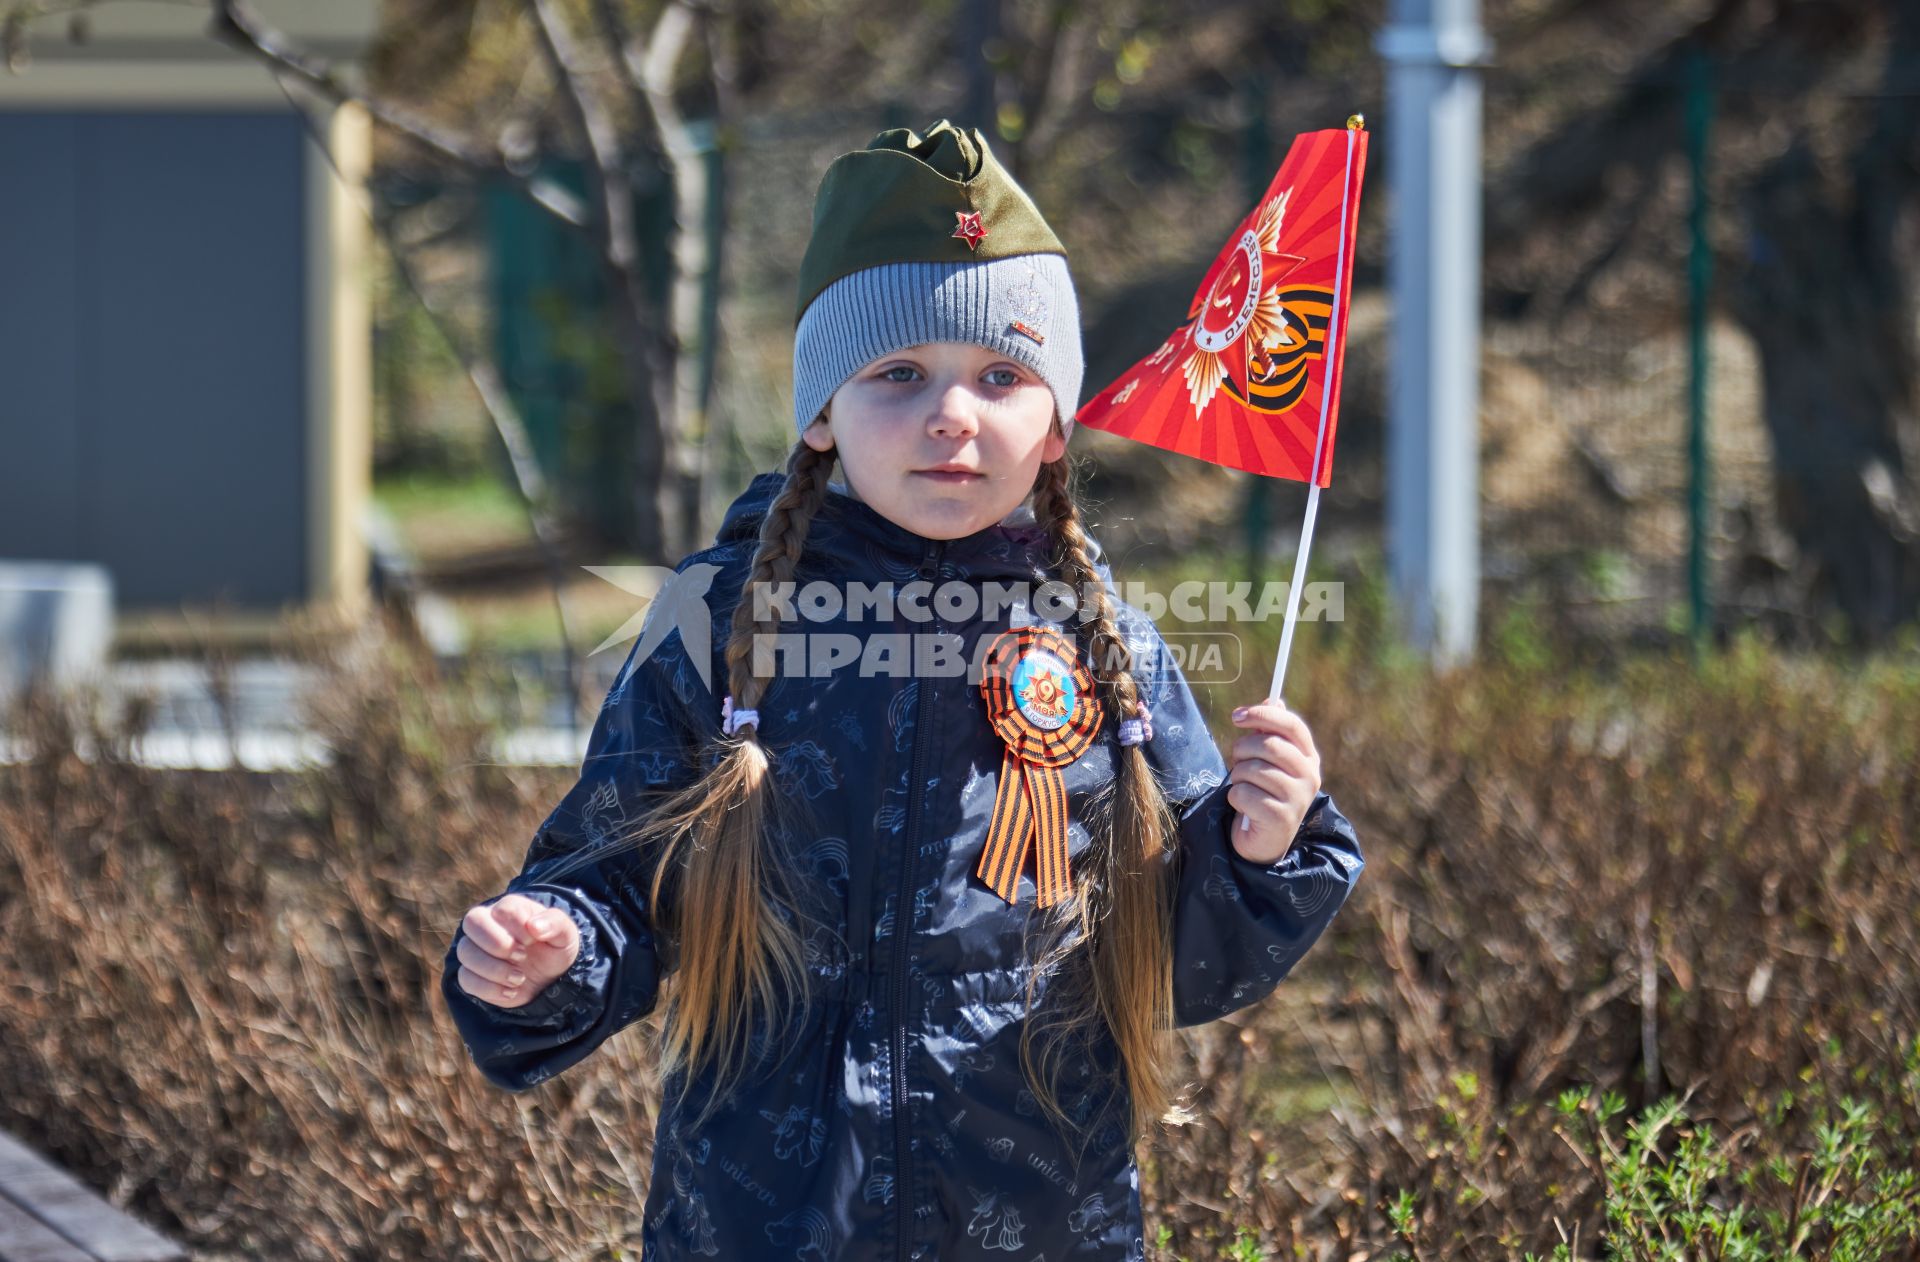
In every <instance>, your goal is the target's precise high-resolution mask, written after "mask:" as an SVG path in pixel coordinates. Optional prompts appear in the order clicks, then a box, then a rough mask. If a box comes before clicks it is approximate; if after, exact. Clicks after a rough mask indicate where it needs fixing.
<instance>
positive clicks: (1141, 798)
mask: <svg viewBox="0 0 1920 1262" xmlns="http://www.w3.org/2000/svg"><path fill="white" fill-rule="evenodd" d="M1055 424H1056V427H1057V426H1058V421H1057V419H1056V422H1055ZM834 461H835V453H834V452H833V451H832V450H831V449H829V450H827V451H825V452H820V451H815V450H814V449H813V448H812V447H809V446H808V445H807V444H806V443H804V442H796V443H795V444H794V446H793V449H792V451H791V452H790V453H789V454H788V457H787V464H786V477H787V480H786V485H785V486H784V487H783V488H781V491H780V493H779V495H777V496H776V497H775V498H774V500H773V503H772V505H771V506H770V507H769V508H768V510H767V514H766V517H765V519H764V520H763V521H762V522H761V525H760V539H759V546H758V547H757V548H756V549H755V551H754V555H753V563H752V565H751V567H750V569H749V571H748V574H747V577H746V583H747V586H746V587H745V588H743V590H742V594H741V599H740V600H739V602H738V604H737V605H736V606H735V607H734V613H733V624H732V631H731V635H730V638H729V640H728V642H727V652H726V662H727V680H728V687H729V690H730V691H731V693H732V695H733V703H734V706H735V707H736V708H741V709H754V708H756V707H757V706H758V705H759V702H760V699H761V698H762V696H764V694H765V691H766V688H767V679H766V677H763V676H760V675H756V674H754V673H753V669H752V667H753V662H752V655H753V644H754V637H755V635H756V634H767V635H772V634H776V633H777V632H778V631H779V626H778V613H777V612H775V611H772V610H770V611H769V617H768V619H767V623H768V625H765V626H762V625H760V624H759V623H758V622H756V620H755V618H754V604H755V602H754V601H753V600H751V599H749V598H748V593H749V592H751V591H752V590H754V588H753V586H752V585H753V584H755V583H776V584H778V583H786V582H790V581H791V580H792V579H793V574H794V569H795V566H796V565H797V564H798V562H799V560H800V557H801V554H802V552H803V550H804V548H805V544H806V538H807V531H808V528H809V526H810V525H811V524H812V521H813V518H814V516H815V514H816V513H818V512H819V510H820V508H821V506H822V504H823V503H824V502H825V500H826V495H827V482H828V480H829V477H830V476H831V473H832V471H833V467H834ZM1072 480H1073V469H1072V467H1071V464H1070V458H1069V457H1067V456H1062V457H1061V459H1059V460H1056V461H1051V462H1049V463H1046V464H1043V465H1042V466H1041V468H1040V473H1039V475H1038V476H1037V477H1036V479H1035V481H1034V487H1033V510H1034V517H1035V520H1036V521H1037V522H1038V523H1039V524H1041V525H1043V526H1044V527H1045V528H1046V530H1047V532H1048V535H1049V538H1050V540H1051V549H1050V551H1051V556H1050V563H1051V567H1052V569H1053V572H1054V573H1055V574H1056V575H1057V576H1058V577H1059V578H1060V579H1061V580H1063V581H1064V582H1066V583H1068V584H1069V585H1070V586H1071V587H1072V589H1073V590H1074V592H1075V593H1077V594H1079V596H1080V597H1081V598H1083V599H1084V600H1086V601H1088V602H1090V604H1089V606H1088V607H1085V608H1083V609H1082V611H1081V614H1080V628H1079V631H1078V634H1079V636H1080V637H1081V639H1082V640H1083V642H1084V643H1083V650H1084V652H1085V653H1086V656H1087V660H1088V663H1089V667H1090V669H1091V671H1092V673H1093V675H1094V678H1095V680H1096V686H1097V689H1098V693H1099V697H1100V701H1101V703H1102V706H1103V707H1104V709H1105V712H1106V716H1107V719H1108V721H1110V722H1117V721H1118V718H1119V717H1121V716H1128V715H1132V714H1133V713H1134V710H1135V706H1136V703H1137V702H1138V701H1139V699H1140V689H1139V686H1138V685H1137V684H1136V682H1135V680H1134V678H1133V675H1132V673H1131V671H1132V659H1131V656H1130V653H1129V651H1128V648H1127V644H1126V641H1125V639H1124V638H1122V637H1121V635H1120V634H1119V633H1118V630H1117V628H1116V626H1115V622H1114V617H1113V607H1112V603H1111V602H1110V600H1109V599H1108V596H1107V593H1106V589H1105V586H1104V584H1103V583H1102V582H1101V581H1100V579H1099V576H1098V573H1097V571H1095V569H1094V567H1093V564H1092V561H1091V559H1090V552H1089V549H1088V540H1087V535H1086V532H1085V530H1084V529H1083V528H1082V526H1081V523H1080V515H1079V511H1078V509H1077V507H1076V506H1075V503H1074V497H1073V493H1072V487H1071V483H1072ZM1113 749H1114V774H1113V779H1112V781H1111V782H1110V783H1109V784H1107V785H1105V786H1102V788H1101V789H1100V790H1098V791H1097V792H1096V793H1095V794H1094V795H1093V799H1092V803H1091V809H1090V811H1089V814H1090V818H1089V820H1088V821H1087V825H1088V829H1089V835H1090V838H1091V844H1090V846H1089V847H1088V850H1087V851H1086V852H1085V853H1086V855H1087V859H1085V860H1081V861H1079V862H1076V863H1075V865H1074V895H1073V896H1072V897H1070V898H1067V899H1065V900H1063V901H1062V902H1060V903H1057V904H1055V905H1054V907H1053V908H1051V909H1049V911H1048V913H1047V916H1046V918H1045V920H1044V921H1043V922H1042V924H1041V926H1040V927H1041V930H1042V932H1041V935H1040V936H1041V937H1042V938H1043V939H1044V940H1045V945H1044V946H1043V947H1042V948H1041V950H1040V951H1039V954H1038V957H1037V958H1036V959H1035V961H1034V963H1033V967H1032V968H1031V970H1030V971H1029V973H1028V977H1027V989H1026V1003H1027V1018H1028V1019H1027V1020H1026V1021H1025V1022H1024V1024H1023V1028H1022V1033H1021V1039H1020V1059H1021V1064H1022V1067H1023V1069H1024V1071H1025V1073H1026V1075H1027V1079H1028V1082H1029V1085H1030V1087H1031V1089H1032V1091H1033V1094H1034V1098H1035V1099H1036V1100H1037V1101H1038V1102H1039V1104H1040V1105H1041V1107H1042V1108H1043V1109H1044V1110H1045V1111H1046V1113H1047V1115H1048V1116H1049V1117H1050V1118H1051V1119H1052V1121H1053V1123H1054V1125H1055V1126H1056V1127H1057V1128H1058V1129H1059V1130H1060V1131H1061V1132H1063V1133H1064V1132H1068V1131H1074V1130H1079V1131H1081V1132H1082V1137H1081V1138H1082V1142H1081V1143H1080V1144H1079V1145H1077V1146H1078V1147H1080V1148H1082V1149H1084V1141H1085V1133H1086V1132H1089V1131H1091V1129H1092V1127H1091V1124H1090V1122H1089V1120H1087V1119H1080V1120H1076V1119H1074V1118H1071V1117H1069V1116H1068V1114H1067V1112H1066V1110H1064V1109H1063V1108H1062V1107H1061V1105H1060V1101H1059V1092H1058V1088H1057V1086H1056V1084H1057V1082H1058V1081H1059V1074H1060V1072H1061V1070H1062V1069H1063V1067H1065V1066H1066V1065H1068V1064H1070V1063H1074V1062H1075V1061H1076V1060H1079V1058H1080V1057H1082V1056H1084V1055H1085V1053H1086V1052H1087V1050H1088V1049H1089V1047H1090V1046H1092V1045H1094V1043H1095V1041H1096V1040H1097V1039H1098V1037H1099V1034H1100V1031H1101V1029H1102V1027H1104V1028H1105V1029H1106V1030H1108V1031H1110V1032H1111V1034H1112V1038H1113V1041H1114V1044H1115V1045H1116V1046H1117V1047H1118V1049H1119V1054H1120V1061H1121V1063H1120V1066H1119V1067H1118V1068H1119V1070H1120V1071H1121V1072H1124V1075H1125V1080H1126V1081H1125V1086H1126V1092H1125V1093H1124V1094H1125V1095H1126V1096H1130V1097H1131V1101H1130V1107H1129V1108H1128V1112H1127V1118H1126V1136H1127V1141H1128V1142H1129V1144H1134V1143H1137V1141H1138V1139H1139V1138H1140V1136H1141V1133H1142V1130H1143V1126H1142V1123H1143V1121H1144V1119H1148V1118H1160V1117H1161V1116H1162V1115H1164V1114H1166V1113H1167V1112H1168V1109H1169V1107H1170V1106H1171V1103H1172V1091H1171V1087H1170V1084H1169V1074H1170V1069H1171V1061H1172V1049H1171V1038H1170V1033H1169V1032H1170V1030H1171V1028H1172V1020H1173V972H1172V956H1173V950H1172V933H1171V901H1170V900H1171V893H1170V888H1169V882H1168V869H1167V865H1166V863H1165V859H1166V858H1167V856H1168V846H1169V843H1170V841H1171V839H1172V838H1173V837H1174V835H1175V833H1174V821H1173V817H1172V814H1171V812H1170V811H1169V810H1168V807H1167V804H1166V801H1165V799H1164V798H1163V797H1162V795H1161V792H1160V788H1159V785H1158V783H1157V782H1156V781H1155V779H1154V777H1153V775H1152V774H1151V769H1150V768H1149V766H1148V763H1147V760H1146V756H1145V754H1144V752H1143V749H1144V747H1143V746H1141V745H1138V744H1135V745H1118V744H1116V745H1114V746H1113ZM710 754H711V755H712V756H710V758H709V761H710V762H711V763H712V765H713V769H712V770H711V771H710V772H707V773H706V774H704V775H703V776H702V777H701V778H700V779H699V780H698V781H696V782H695V783H693V784H690V785H688V786H687V787H686V788H684V789H681V790H680V791H678V792H676V793H673V794H671V795H669V796H667V797H665V798H663V799H662V800H661V801H660V802H659V803H658V805H657V806H656V807H655V808H654V809H652V810H651V811H649V812H648V813H647V814H646V815H645V816H644V817H643V818H642V819H641V821H640V822H639V824H638V825H637V826H635V827H634V828H633V829H632V830H631V831H630V832H629V833H628V834H626V835H625V836H624V837H622V838H621V839H620V841H619V842H618V843H617V846H616V848H618V849H625V848H628V847H634V848H639V849H641V850H643V852H645V853H647V854H648V855H649V857H655V856H656V855H657V862H656V863H655V864H654V866H653V879H652V884H651V888H650V892H649V903H650V905H651V906H652V907H653V908H654V909H655V911H656V915H657V917H658V921H657V923H656V928H658V929H659V930H660V931H661V932H663V933H665V934H667V935H668V936H669V937H670V938H672V939H673V940H674V941H675V942H677V944H678V967H677V969H676V970H675V971H674V972H673V973H672V974H670V978H671V980H670V983H669V985H668V987H667V989H666V994H667V996H668V1001H667V1005H666V1009H665V1013H664V1023H665V1035H664V1039H663V1042H662V1050H661V1059H660V1064H661V1070H662V1072H663V1074H665V1075H667V1076H672V1075H673V1074H675V1073H676V1072H684V1073H686V1074H687V1075H688V1081H689V1082H690V1081H691V1080H692V1078H693V1077H694V1076H696V1075H699V1074H701V1073H703V1072H704V1071H706V1070H708V1069H713V1070H714V1071H715V1074H716V1080H715V1083H714V1087H713V1090H712V1093H711V1094H710V1096H709V1098H708V1101H707V1104H706V1107H705V1109H703V1111H702V1112H701V1113H700V1116H699V1118H698V1119H696V1120H695V1121H694V1123H693V1127H694V1128H695V1129H697V1128H698V1126H699V1125H700V1123H701V1122H703V1121H705V1119H706V1118H707V1117H708V1116H709V1114H710V1113H711V1111H712V1109H713V1108H714V1107H715V1106H716V1105H717V1104H718V1102H719V1101H720V1100H721V1099H722V1098H723V1097H724V1096H725V1095H726V1094H727V1093H728V1091H729V1090H730V1089H731V1088H732V1086H733V1085H734V1084H735V1083H736V1082H737V1081H738V1079H739V1077H740V1076H741V1074H742V1073H743V1072H744V1070H745V1069H746V1067H747V1064H746V1062H747V1061H748V1060H749V1057H748V1055H747V1041H748V1039H749V1037H750V1032H751V1030H752V1028H753V1026H754V1025H755V1024H756V1019H757V1018H758V1017H759V1016H761V1015H762V1014H765V1015H766V1016H767V1018H768V1023H769V1026H770V1027H771V1028H773V1029H775V1030H780V1029H784V1027H785V1025H786V1023H787V1022H788V1021H789V1020H791V1019H792V1018H793V1016H794V1015H795V1011H796V1008H795V1003H796V1000H801V1001H803V1000H804V998H805V992H806V983H807V974H806V953H805V946H804V941H803V937H802V929H801V928H800V927H799V925H798V923H797V922H798V915H797V906H798V904H797V901H796V899H795V890H794V887H793V885H792V883H791V880H790V876H789V874H788V873H787V872H786V870H785V868H784V865H783V864H781V863H780V862H778V861H777V859H776V858H775V855H774V850H773V845H772V841H771V837H770V833H771V831H772V830H771V829H770V827H769V825H770V824H771V823H773V822H774V820H775V819H776V817H777V814H778V813H779V812H781V811H783V810H785V809H787V806H786V804H785V803H783V801H782V798H783V796H785V795H782V794H780V793H778V792H777V791H776V788H775V784H774V781H775V775H774V764H773V759H772V756H771V754H770V753H769V751H768V749H767V748H766V746H764V745H763V744H762V743H761V742H760V740H759V732H758V730H757V729H756V728H755V727H754V726H752V725H748V726H744V727H742V728H741V729H740V730H739V732H738V734H737V735H734V736H732V737H726V736H722V737H721V738H720V741H719V744H718V747H717V749H715V750H712V751H710ZM606 853H608V851H606V850H599V851H597V852H596V855H595V857H603V856H604V855H605V854H606ZM715 908H725V909H726V914H724V915H710V914H703V913H705V912H708V911H710V910H711V909H715ZM1076 930H1077V933H1076V932H1075V931H1076ZM1047 976H1051V978H1052V981H1051V982H1050V984H1049V985H1048V986H1047V990H1046V995H1045V1002H1044V1003H1043V1004H1042V1005H1040V1006H1039V1007H1036V1006H1035V988H1036V986H1037V984H1038V982H1039V980H1040V979H1041V978H1042V977H1047ZM772 1037H773V1041H772V1042H771V1044H770V1045H771V1046H775V1047H777V1046H779V1045H780V1042H779V1036H778V1034H775V1035H773V1036H772ZM1081 1063H1085V1062H1084V1061H1082V1062H1081Z"/></svg>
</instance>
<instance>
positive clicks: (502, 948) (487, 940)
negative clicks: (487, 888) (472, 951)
mask: <svg viewBox="0 0 1920 1262" xmlns="http://www.w3.org/2000/svg"><path fill="white" fill-rule="evenodd" d="M498 905H499V904H497V903H494V904H485V905H482V906H479V907H474V908H470V909H469V910H468V911H467V914H466V915H465V916H464V917H462V918H461V921H460V927H461V929H463V930H464V931H465V933H466V938H467V940H468V941H470V942H472V943H473V944H474V945H475V946H477V947H479V948H480V949H481V950H483V951H486V952H488V953H489V954H491V955H496V956H498V957H500V958H501V959H506V958H508V957H509V956H511V955H512V953H513V952H515V951H517V950H519V949H520V943H519V942H518V941H517V940H516V939H515V938H514V936H513V934H512V933H511V932H510V931H509V930H508V929H507V927H506V926H505V925H503V924H501V923H500V919H499V916H498V915H497V913H496V912H495V911H494V908H495V907H497V906H498Z"/></svg>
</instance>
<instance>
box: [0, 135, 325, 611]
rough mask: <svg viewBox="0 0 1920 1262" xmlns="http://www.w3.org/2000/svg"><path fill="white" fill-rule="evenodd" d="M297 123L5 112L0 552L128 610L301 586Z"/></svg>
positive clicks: (252, 596)
mask: <svg viewBox="0 0 1920 1262" xmlns="http://www.w3.org/2000/svg"><path fill="white" fill-rule="evenodd" d="M306 144H307V141H306V139H305V134H304V132H303V130H302V128H301V126H300V123H299V120H298V119H297V118H296V117H294V116H293V115H292V114H291V113H273V114H265V113H261V114H250V113H235V112H225V111H206V112H142V113H104V112H76V113H55V112H29V111H18V112H6V111H0V558H14V559H34V560H84V561H98V562H100V563H102V564H104V565H105V566H106V567H107V568H108V570H109V571H110V572H111V573H112V575H113V580H114V586H115V596H116V600H117V602H118V604H119V606H120V607H121V608H122V609H141V608H149V609H150V608H156V607H159V608H172V607H173V606H175V605H177V604H180V603H182V602H185V603H194V604H200V603H205V602H207V601H210V600H212V599H213V598H215V597H216V596H224V597H225V598H226V599H228V600H229V601H231V602H232V603H233V604H234V605H235V606H236V607H239V608H273V607H276V606H278V605H279V604H280V603H281V602H284V601H293V600H300V599H302V598H304V597H305V596H306V594H307V591H308V574H307V569H308V561H307V529H308V527H307V521H308V512H307V502H308V495H309V490H308V485H307V476H308V473H307V463H308V462H307V433H308V424H309V422H308V405H307V398H306V396H307V379H306V374H307V363H306V339H307V328H306V326H307V309H306V307H307V294H306V217H307V213H308V210H307V201H306V180H307V178H308V177H307V167H306V161H305V153H306Z"/></svg>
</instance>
